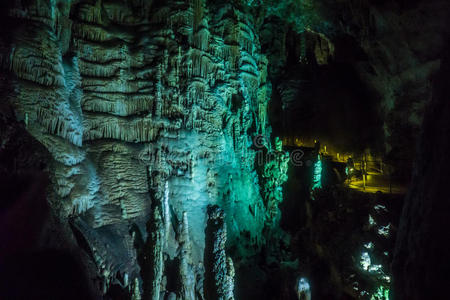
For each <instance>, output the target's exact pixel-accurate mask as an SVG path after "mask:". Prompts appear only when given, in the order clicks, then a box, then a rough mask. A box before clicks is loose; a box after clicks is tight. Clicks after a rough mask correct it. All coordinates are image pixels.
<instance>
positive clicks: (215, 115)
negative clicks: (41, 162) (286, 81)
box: [0, 0, 271, 299]
mask: <svg viewBox="0 0 450 300" xmlns="http://www.w3.org/2000/svg"><path fill="white" fill-rule="evenodd" d="M4 12H5V15H6V17H7V18H8V20H10V21H11V22H12V23H13V24H15V26H13V27H12V28H10V31H11V34H10V37H11V38H10V39H8V38H4V39H2V40H1V42H0V48H1V51H0V63H1V67H2V70H3V72H4V74H5V75H6V76H8V77H10V78H13V80H12V82H11V85H12V87H13V90H14V93H8V94H7V101H8V102H9V103H10V104H11V105H13V107H14V110H15V114H16V117H17V119H18V120H19V121H23V122H24V124H25V126H26V129H27V131H29V133H30V134H31V135H32V136H33V137H34V138H36V139H37V140H38V141H39V142H40V143H41V144H43V145H44V146H45V147H46V148H47V149H48V151H49V152H50V154H51V156H52V158H51V160H50V161H49V162H48V164H49V174H50V180H51V187H50V192H49V195H48V201H49V203H50V204H51V207H52V209H54V211H55V212H56V213H57V215H58V217H59V218H60V219H61V220H62V222H68V220H69V219H70V220H73V221H72V228H73V230H76V231H77V232H78V234H79V235H80V236H82V239H84V240H86V242H87V244H88V248H89V249H87V250H86V251H89V252H92V257H93V260H94V261H95V264H96V266H97V268H98V275H99V276H100V278H101V280H102V282H103V283H102V289H103V293H107V292H108V290H109V289H110V287H111V286H112V285H119V286H122V287H123V288H128V289H129V290H130V291H131V292H130V293H132V294H133V295H134V296H133V297H134V298H135V299H139V298H140V297H141V295H142V299H158V298H161V299H163V298H164V297H166V296H168V295H169V294H171V293H172V294H175V295H176V296H177V297H178V298H179V299H193V298H194V296H193V295H194V293H195V297H196V298H197V297H199V298H201V297H203V296H202V294H203V290H202V288H201V287H202V283H201V281H202V278H203V276H204V275H203V272H204V271H203V267H202V265H203V259H204V258H203V255H204V249H205V238H206V237H205V226H206V223H207V220H208V216H207V207H208V205H211V204H214V205H218V206H220V207H221V208H222V209H223V211H224V212H225V214H224V216H223V221H221V222H224V223H226V226H227V228H228V236H229V241H230V242H229V244H230V245H228V246H230V247H231V246H233V244H237V243H239V240H240V239H241V238H242V239H244V240H247V241H248V243H247V244H245V243H242V244H243V245H246V246H239V247H238V252H237V253H236V255H239V256H246V255H251V254H252V253H254V252H255V251H257V250H258V247H260V245H261V243H263V241H264V236H263V233H262V229H263V227H264V222H265V219H266V215H267V214H266V209H268V208H267V207H266V206H265V204H264V201H263V199H262V196H261V193H260V191H259V187H258V184H257V182H258V174H257V173H256V171H255V167H254V161H255V154H256V152H255V150H252V148H251V146H252V143H251V141H252V137H253V136H255V135H257V134H260V135H264V137H265V138H267V139H268V140H269V138H270V127H269V126H268V120H267V117H266V110H267V102H268V100H269V97H270V91H271V88H270V84H269V83H268V82H267V79H266V77H267V59H266V58H265V56H264V55H262V54H261V48H260V44H259V40H258V36H257V35H256V33H255V28H254V25H253V23H254V20H253V19H252V16H251V15H250V14H245V13H244V11H243V8H242V7H241V6H240V4H239V3H237V4H231V3H223V4H220V3H208V4H206V3H205V1H203V0H193V1H176V0H171V1H167V2H164V3H161V2H158V1H139V0H137V1H112V0H111V1H110V0H96V1H88V0H82V1H57V0H36V1H8V3H7V4H6V5H5V10H4ZM266 146H267V147H269V148H270V147H271V146H270V142H269V144H267V145H266ZM179 224H181V225H179ZM224 226H225V225H224ZM178 228H181V229H178ZM243 232H247V233H251V236H250V237H249V238H247V237H241V234H242V233H243ZM220 238H222V237H221V236H220V235H219V236H217V237H216V239H220ZM223 238H225V237H223ZM217 242H218V243H221V244H220V245H221V250H220V251H225V248H224V247H225V244H224V243H225V241H219V240H217ZM255 244H256V246H255ZM174 262H175V264H177V263H179V265H178V266H177V268H178V269H179V277H180V279H179V280H180V281H181V282H182V284H181V286H182V288H181V290H171V289H172V288H173V286H174V285H173V284H171V281H173V280H174V279H172V278H170V276H169V274H167V272H166V268H168V266H169V265H170V264H173V263H174ZM227 265H228V266H227ZM231 266H232V263H231V260H230V259H229V258H225V256H224V261H223V264H222V265H221V266H218V267H220V268H221V267H223V268H226V269H227V270H229V271H228V273H227V274H223V276H225V277H223V278H221V279H220V280H222V281H223V282H222V281H221V282H222V283H221V284H223V285H224V286H230V289H231V286H232V278H231V277H232V276H233V275H232V273H233V271H232V268H231ZM224 270H225V269H224ZM219 271H220V270H216V271H215V272H219ZM217 276H219V274H218V273H217ZM177 280H178V279H177ZM217 280H219V279H217ZM221 293H222V294H223V295H222V296H223V297H224V299H225V298H226V299H231V298H232V297H233V296H232V294H233V293H232V289H231V290H226V291H225V290H224V291H222V292H221Z"/></svg>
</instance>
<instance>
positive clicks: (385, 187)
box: [346, 173, 407, 194]
mask: <svg viewBox="0 0 450 300" xmlns="http://www.w3.org/2000/svg"><path fill="white" fill-rule="evenodd" d="M346 185H347V186H348V187H349V188H351V189H354V190H358V191H361V192H365V193H376V192H382V193H386V194H406V191H407V186H406V185H405V184H402V183H399V182H395V181H391V180H390V179H389V176H388V175H384V174H379V173H369V174H368V175H367V180H366V184H365V186H364V181H363V180H362V179H359V178H358V179H353V180H351V181H346Z"/></svg>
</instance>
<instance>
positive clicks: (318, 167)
mask: <svg viewBox="0 0 450 300" xmlns="http://www.w3.org/2000/svg"><path fill="white" fill-rule="evenodd" d="M321 187H322V161H321V160H320V155H318V156H317V162H316V163H315V164H314V174H313V187H312V190H315V189H318V188H321Z"/></svg>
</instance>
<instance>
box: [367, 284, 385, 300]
mask: <svg viewBox="0 0 450 300" xmlns="http://www.w3.org/2000/svg"><path fill="white" fill-rule="evenodd" d="M370 300H389V289H387V288H385V287H384V286H380V287H378V290H377V291H376V292H375V294H373V295H372V297H370Z"/></svg>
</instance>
